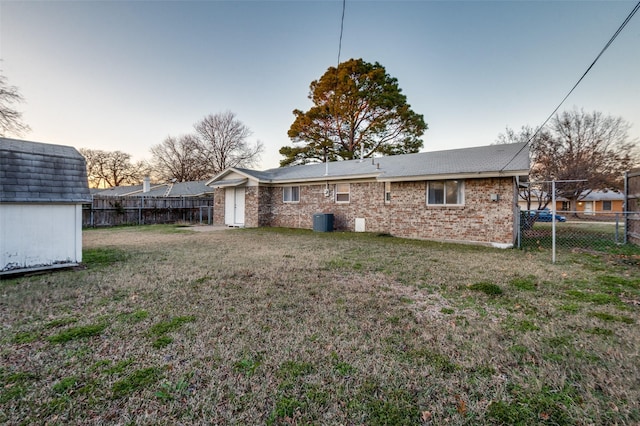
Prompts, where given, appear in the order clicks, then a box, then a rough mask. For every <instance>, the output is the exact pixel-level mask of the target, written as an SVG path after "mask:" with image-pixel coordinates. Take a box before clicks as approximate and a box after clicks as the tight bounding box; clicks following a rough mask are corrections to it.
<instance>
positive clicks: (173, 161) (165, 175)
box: [151, 135, 212, 182]
mask: <svg viewBox="0 0 640 426" xmlns="http://www.w3.org/2000/svg"><path fill="white" fill-rule="evenodd" d="M201 151H202V150H201V143H200V141H199V140H198V138H197V137H196V136H195V135H184V136H180V137H178V138H176V137H173V136H167V138H166V139H165V140H164V141H163V142H162V143H160V144H158V145H154V146H153V147H151V156H152V168H153V171H154V173H155V176H156V178H157V179H159V180H160V181H165V182H166V181H170V180H173V179H175V180H176V181H178V182H187V181H194V180H202V179H205V178H207V177H210V176H211V175H212V173H210V172H209V171H208V170H207V168H206V166H205V164H203V162H202V161H201V158H202V152H201Z"/></svg>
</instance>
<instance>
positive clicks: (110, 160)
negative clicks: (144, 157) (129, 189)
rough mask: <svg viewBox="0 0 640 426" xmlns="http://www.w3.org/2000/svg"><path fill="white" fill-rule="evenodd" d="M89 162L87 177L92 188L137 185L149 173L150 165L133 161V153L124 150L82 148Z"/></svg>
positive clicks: (82, 152)
mask: <svg viewBox="0 0 640 426" xmlns="http://www.w3.org/2000/svg"><path fill="white" fill-rule="evenodd" d="M80 153H81V154H82V155H83V156H84V158H85V160H86V163H87V178H88V180H89V186H91V187H92V188H109V187H113V186H121V185H136V184H139V183H140V182H142V179H143V177H144V176H145V175H147V174H148V173H149V167H148V165H147V164H146V163H145V162H143V161H139V162H137V163H135V164H134V163H132V162H131V155H130V154H127V153H125V152H122V151H103V150H99V149H88V148H81V149H80Z"/></svg>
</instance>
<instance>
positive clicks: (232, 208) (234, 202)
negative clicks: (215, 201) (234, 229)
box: [224, 187, 245, 226]
mask: <svg viewBox="0 0 640 426" xmlns="http://www.w3.org/2000/svg"><path fill="white" fill-rule="evenodd" d="M244 196H245V188H244V187H233V188H225V190H224V223H225V225H228V226H244V201H245V200H244Z"/></svg>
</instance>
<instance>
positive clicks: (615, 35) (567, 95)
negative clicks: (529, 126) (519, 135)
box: [499, 1, 640, 173]
mask: <svg viewBox="0 0 640 426" xmlns="http://www.w3.org/2000/svg"><path fill="white" fill-rule="evenodd" d="M638 9H640V1H639V2H638V3H637V4H636V5H635V7H634V8H633V9H632V10H631V12H629V14H628V15H627V17H626V18H625V20H624V21H623V22H622V24H620V26H619V27H618V29H617V30H616V32H615V33H614V34H613V36H611V38H610V39H609V41H608V42H607V44H605V45H604V47H603V48H602V50H601V51H600V53H598V56H596V58H595V59H594V60H593V62H592V63H591V65H589V67H588V68H587V70H586V71H585V72H584V73H583V74H582V76H581V77H580V78H579V79H578V81H577V82H576V84H574V85H573V87H572V88H571V90H569V92H568V93H567V94H566V95H565V97H564V98H562V100H561V101H560V103H559V104H558V106H557V107H556V108H555V109H554V110H553V111H552V112H551V114H549V116H548V117H547V119H546V120H544V122H543V123H542V124H541V125H540V126H538V128H537V129H536V131H535V132H534V133H533V135H531V137H530V138H529V139H528V140H527V143H525V144H524V145H522V148H520V149H519V150H518V152H516V153H515V154H514V156H513V157H512V158H511V159H510V160H509V161H508V162H507V163H506V164H505V165H504V167H502V168H501V169H500V171H499V173H502V172H503V171H504V169H505V168H507V166H508V165H509V164H510V163H511V162H512V161H513V160H515V158H516V157H517V156H518V155H520V153H521V152H522V150H524V149H525V148H526V147H527V146H529V144H530V143H531V141H532V140H534V139H535V137H536V136H538V133H540V131H541V130H542V129H543V128H544V126H545V125H546V124H547V123H548V122H549V120H551V117H553V116H554V115H555V113H556V112H558V110H559V109H560V107H561V106H562V104H564V101H566V100H567V98H568V97H569V96H570V95H571V94H572V93H573V91H574V90H575V89H576V87H578V85H579V84H580V83H581V82H582V80H583V79H584V78H585V77H586V76H587V74H588V73H589V71H591V69H592V68H593V67H594V65H595V64H596V62H598V60H599V59H600V57H601V56H602V54H603V53H604V52H605V51H606V50H607V49H608V48H609V46H611V44H612V43H613V41H614V40H615V39H616V38H617V37H618V35H619V34H620V33H621V32H622V30H623V29H624V27H626V26H627V24H628V23H629V21H630V20H631V18H633V15H635V14H636V12H638Z"/></svg>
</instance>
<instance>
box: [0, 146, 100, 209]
mask: <svg viewBox="0 0 640 426" xmlns="http://www.w3.org/2000/svg"><path fill="white" fill-rule="evenodd" d="M0 202H3V203H42V202H54V203H86V202H91V195H90V193H89V185H88V184H87V170H86V166H85V160H84V157H83V156H82V155H80V153H79V152H78V151H77V150H76V149H75V148H73V147H70V146H63V145H51V144H45V143H39V142H29V141H23V140H17V139H7V138H0Z"/></svg>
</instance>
